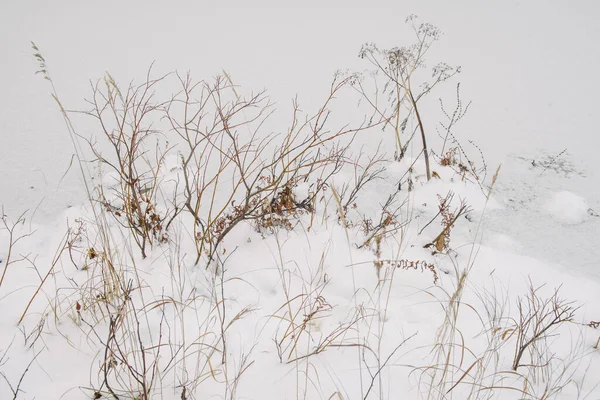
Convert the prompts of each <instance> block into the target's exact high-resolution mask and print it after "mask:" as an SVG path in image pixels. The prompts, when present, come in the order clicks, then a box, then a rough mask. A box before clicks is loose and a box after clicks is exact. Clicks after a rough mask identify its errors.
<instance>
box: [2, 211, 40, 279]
mask: <svg viewBox="0 0 600 400" xmlns="http://www.w3.org/2000/svg"><path fill="white" fill-rule="evenodd" d="M0 213H1V214H2V215H1V216H0V220H1V221H2V227H0V229H1V230H4V231H6V232H7V233H8V244H7V246H8V247H7V249H6V256H5V258H4V259H3V260H0V265H2V264H4V268H2V275H0V289H2V284H3V283H4V279H5V278H6V274H7V272H8V267H10V266H11V265H13V264H16V263H18V262H21V261H24V260H26V259H27V255H17V254H15V252H16V246H17V243H19V241H21V240H23V239H25V238H26V237H28V236H31V235H33V234H34V232H29V233H24V234H20V233H19V230H20V227H21V226H24V225H25V214H26V213H27V212H24V213H22V214H21V215H19V217H18V218H17V219H16V221H11V220H10V219H9V217H8V216H7V215H6V214H5V213H4V207H2V210H1V211H0Z"/></svg>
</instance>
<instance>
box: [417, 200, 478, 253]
mask: <svg viewBox="0 0 600 400" xmlns="http://www.w3.org/2000/svg"><path fill="white" fill-rule="evenodd" d="M453 199H454V193H453V192H448V194H446V196H445V197H441V196H440V195H438V201H439V204H438V209H439V211H438V213H437V214H436V215H435V216H434V217H433V219H432V220H431V221H430V222H429V223H427V224H426V225H425V226H424V227H423V228H422V229H421V232H423V230H424V229H425V228H427V226H428V225H429V224H431V222H433V221H434V220H435V219H436V218H437V217H438V216H439V215H441V216H442V221H441V224H442V231H441V232H440V233H439V234H438V235H437V236H436V237H435V239H433V240H432V241H431V242H429V243H427V244H426V245H424V246H423V247H424V248H429V247H432V246H433V247H434V248H435V250H436V251H437V252H438V253H442V252H447V251H448V250H450V231H451V230H452V228H453V227H454V224H455V223H456V221H458V219H459V218H460V217H461V216H463V215H468V214H469V213H470V212H471V208H470V207H469V206H468V205H467V203H466V201H465V200H464V199H461V200H460V205H459V206H458V208H457V209H455V210H454V211H450V204H451V203H452V200H453Z"/></svg>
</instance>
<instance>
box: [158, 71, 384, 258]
mask: <svg viewBox="0 0 600 400" xmlns="http://www.w3.org/2000/svg"><path fill="white" fill-rule="evenodd" d="M178 77H179V82H180V85H181V88H182V89H181V92H180V93H179V94H178V95H176V96H174V97H173V99H172V100H171V102H170V103H169V104H168V106H167V107H166V115H167V119H168V121H169V123H170V125H171V129H172V130H173V131H174V132H175V133H176V134H177V135H178V136H179V139H180V140H182V142H183V143H184V145H183V148H184V149H183V150H181V152H180V157H181V164H182V174H183V178H184V194H183V197H184V200H183V203H184V204H185V208H186V210H187V211H188V212H189V213H190V214H191V215H192V217H193V220H194V229H193V231H194V237H195V241H196V247H197V257H196V263H198V262H199V261H200V259H201V257H203V256H204V255H207V256H208V261H209V262H210V261H212V260H213V259H214V258H215V255H216V254H217V251H221V250H218V249H219V246H220V245H221V243H222V242H223V240H224V239H225V237H226V236H227V235H228V233H229V232H231V231H232V230H233V229H234V228H235V227H236V226H237V224H239V223H240V222H243V221H254V222H255V223H256V224H257V228H258V229H275V228H279V227H283V228H287V229H290V228H291V227H292V226H293V222H292V221H294V220H296V219H297V218H298V216H299V215H301V214H304V213H312V212H313V211H314V200H315V198H316V196H317V195H319V194H320V193H321V192H322V191H323V190H324V189H325V188H326V187H327V185H328V181H329V178H330V177H331V176H332V175H333V174H335V173H336V172H338V171H339V170H340V168H341V167H342V166H343V164H344V162H345V155H346V152H347V150H348V148H349V146H350V144H351V143H352V141H353V138H354V136H355V135H356V134H357V133H359V132H361V131H365V130H367V129H370V128H372V127H374V126H377V125H378V124H380V123H381V122H380V121H379V122H373V121H366V120H365V121H363V122H362V123H361V124H360V125H359V126H357V127H354V128H351V127H348V126H343V127H341V128H338V129H334V130H330V128H329V127H328V124H327V121H328V117H329V115H330V113H331V110H330V104H331V103H332V102H333V100H334V99H335V97H336V96H337V95H338V94H339V92H340V91H341V90H342V89H343V88H344V87H346V86H347V85H348V83H349V80H350V79H349V78H342V77H341V76H339V75H336V76H335V78H334V80H333V82H332V84H331V86H330V91H329V94H328V96H327V98H326V99H325V102H324V103H323V105H322V106H321V107H320V108H319V109H318V110H317V111H316V112H315V113H314V114H313V115H312V116H307V117H306V118H305V119H304V120H302V117H301V111H300V106H299V104H298V102H297V100H295V101H294V103H293V111H292V122H291V126H290V127H289V129H288V130H287V132H286V133H284V134H282V135H279V136H274V135H271V134H264V133H263V132H262V131H261V128H262V126H263V124H264V123H265V121H266V119H267V118H268V117H269V115H270V114H271V104H270V103H269V101H268V98H267V97H266V95H265V94H264V93H263V92H260V93H257V94H251V95H250V96H249V97H248V98H245V97H242V96H240V95H239V94H238V92H237V91H236V90H235V89H234V87H233V84H232V83H231V79H229V78H228V77H217V78H216V79H215V80H214V82H212V83H207V82H198V83H194V82H193V81H192V80H191V78H190V76H189V75H188V76H186V77H182V76H178ZM275 139H277V145H276V146H273V141H274V140H275ZM299 183H308V184H309V186H310V191H309V193H308V195H305V197H303V198H297V197H296V195H295V194H294V187H296V185H298V184H299ZM220 193H222V194H224V196H223V195H221V196H219V194H220ZM223 251H224V250H223Z"/></svg>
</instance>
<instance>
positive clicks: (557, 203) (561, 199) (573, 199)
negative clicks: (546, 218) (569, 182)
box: [546, 191, 589, 225]
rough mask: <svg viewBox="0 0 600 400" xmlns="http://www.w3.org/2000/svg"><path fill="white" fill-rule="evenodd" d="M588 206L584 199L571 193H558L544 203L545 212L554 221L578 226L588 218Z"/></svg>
mask: <svg viewBox="0 0 600 400" xmlns="http://www.w3.org/2000/svg"><path fill="white" fill-rule="evenodd" d="M588 208H589V207H588V205H587V203H586V201H585V199H584V198H582V197H580V196H578V195H576V194H574V193H571V192H566V191H563V192H558V193H555V194H554V196H552V198H551V199H550V200H549V201H548V202H547V203H546V211H547V212H548V213H549V214H550V215H551V216H552V218H554V219H555V220H556V221H559V222H562V223H564V224H571V225H575V224H580V223H582V222H583V221H585V220H586V219H587V217H588V212H587V210H588Z"/></svg>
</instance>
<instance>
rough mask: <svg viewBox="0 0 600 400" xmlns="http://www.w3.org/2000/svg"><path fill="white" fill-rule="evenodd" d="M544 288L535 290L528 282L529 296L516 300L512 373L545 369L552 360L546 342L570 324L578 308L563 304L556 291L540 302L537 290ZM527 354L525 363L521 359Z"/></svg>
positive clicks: (540, 287) (557, 289) (571, 304)
mask: <svg viewBox="0 0 600 400" xmlns="http://www.w3.org/2000/svg"><path fill="white" fill-rule="evenodd" d="M543 286H544V285H542V286H538V287H534V286H533V283H532V282H531V281H530V284H529V290H528V294H527V296H525V297H519V298H518V300H517V310H518V312H519V315H518V317H517V318H516V319H515V325H514V332H513V334H514V335H515V337H516V345H515V353H514V359H513V363H512V369H513V370H514V371H516V370H517V369H518V368H519V367H526V368H531V369H533V370H534V372H535V369H537V368H542V367H545V366H547V365H548V364H549V363H550V361H551V358H552V354H549V351H548V346H547V343H546V342H547V339H548V338H549V337H551V335H552V333H553V332H554V331H556V329H558V328H559V327H560V326H561V325H562V324H564V323H565V322H572V321H573V318H574V316H575V312H576V310H577V308H575V307H573V302H568V301H565V300H564V299H561V298H560V297H559V295H558V292H559V290H560V287H559V288H556V289H555V290H554V294H553V295H552V296H551V297H549V298H543V297H541V295H540V293H539V292H540V290H541V289H542V288H543ZM526 353H527V354H529V359H528V361H526V362H524V361H523V356H524V355H525V354H526Z"/></svg>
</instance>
